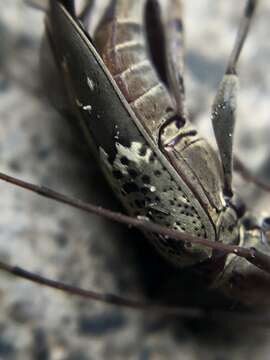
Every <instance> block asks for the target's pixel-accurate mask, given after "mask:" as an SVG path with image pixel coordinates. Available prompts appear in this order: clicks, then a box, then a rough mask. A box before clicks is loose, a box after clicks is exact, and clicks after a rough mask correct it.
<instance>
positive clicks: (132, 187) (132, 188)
mask: <svg viewBox="0 0 270 360" xmlns="http://www.w3.org/2000/svg"><path fill="white" fill-rule="evenodd" d="M123 189H124V191H125V192H126V193H127V194H130V193H132V192H138V191H139V188H138V186H137V185H136V184H135V183H133V182H128V183H125V184H124V185H123Z"/></svg>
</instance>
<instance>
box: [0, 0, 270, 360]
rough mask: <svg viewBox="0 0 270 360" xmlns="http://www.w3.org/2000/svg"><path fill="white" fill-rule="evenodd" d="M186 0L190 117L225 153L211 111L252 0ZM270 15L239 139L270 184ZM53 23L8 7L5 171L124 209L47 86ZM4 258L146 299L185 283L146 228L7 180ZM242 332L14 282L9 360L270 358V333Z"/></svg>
mask: <svg viewBox="0 0 270 360" xmlns="http://www.w3.org/2000/svg"><path fill="white" fill-rule="evenodd" d="M106 2H107V1H105V0H104V1H101V0H99V2H98V4H97V5H98V7H101V8H102V7H103V6H104V5H105V4H106ZM183 3H184V5H185V7H184V9H185V17H184V21H185V28H186V37H185V39H186V58H185V60H186V87H187V100H188V106H189V111H190V113H191V116H192V119H193V121H194V122H196V124H197V125H198V127H199V129H200V131H201V132H202V133H203V134H204V136H205V137H207V138H208V139H209V141H211V142H212V143H213V145H214V146H215V144H214V142H213V133H212V129H211V122H210V107H211V102H212V101H213V97H214V95H215V92H216V89H217V86H218V83H219V81H220V80H221V78H222V75H223V71H224V68H225V64H226V60H227V58H228V54H229V52H230V50H231V47H232V44H233V41H234V38H235V34H236V30H237V24H238V21H239V18H240V16H241V14H242V9H243V7H244V4H245V1H244V0H241V1H237V2H236V1H234V2H233V1H230V0H226V1H225V0H221V1H213V0H203V1H200V2H199V1H196V0H189V1H183ZM97 11H99V10H97ZM269 17H270V4H269V2H267V1H266V0H261V1H260V6H259V8H258V11H257V16H256V19H255V21H254V23H253V26H252V31H251V34H250V36H249V38H248V41H247V43H246V45H245V47H244V51H243V54H242V57H241V61H240V67H239V76H240V81H241V83H240V84H241V89H240V94H239V107H238V122H237V130H236V137H235V151H236V153H237V154H238V156H239V157H240V158H241V159H242V160H243V161H244V162H245V164H246V165H247V166H248V167H249V169H250V170H252V171H253V172H254V173H255V174H257V175H258V176H259V177H260V178H261V179H263V180H265V181H268V182H269V181H270V180H269V174H270V155H269V154H270V151H269V149H270V144H269V135H270V121H269V99H270V65H269V60H270V47H269V38H270V27H269ZM43 18H44V13H43V12H41V11H37V10H35V9H32V8H30V7H29V6H26V4H25V3H24V1H22V0H8V1H1V2H0V40H1V49H0V171H1V172H6V173H8V174H11V175H13V176H17V177H19V178H22V179H24V180H28V181H31V182H34V183H38V184H40V183H42V184H44V185H46V186H49V187H52V188H53V189H55V190H58V191H61V192H63V193H65V194H70V195H74V196H76V197H79V198H81V199H84V200H88V201H92V202H94V203H96V204H102V205H104V206H106V207H109V208H112V209H119V206H118V204H117V201H116V200H115V199H114V198H113V196H112V195H111V192H110V190H109V189H108V188H107V186H106V184H105V183H103V180H102V176H101V174H100V172H99V170H98V169H97V166H96V164H95V163H94V162H93V160H92V159H90V158H88V157H86V156H85V155H84V154H82V152H81V151H80V149H78V146H77V144H76V139H75V140H74V138H73V137H72V134H71V131H70V128H69V127H68V126H67V124H66V121H65V119H63V118H61V117H60V116H59V115H58V114H57V113H56V112H55V110H54V109H52V107H51V105H50V104H49V103H48V102H47V100H46V98H45V96H44V94H43V90H42V85H41V82H40V77H39V47H40V41H41V36H42V32H43ZM235 185H236V186H237V187H238V188H239V191H240V194H241V195H242V197H243V198H244V199H246V201H247V203H248V205H249V207H250V208H254V209H255V211H256V212H267V211H268V212H270V206H269V201H268V199H269V196H270V195H268V194H266V193H263V192H262V191H260V190H258V189H257V188H255V187H254V186H253V185H251V184H246V183H243V182H242V181H240V179H239V178H238V177H236V178H235ZM132 240H133V241H132ZM135 240H136V246H135ZM0 259H1V260H5V261H7V262H10V263H13V264H14V263H16V264H17V265H20V266H24V267H26V268H27V269H29V270H30V269H31V270H32V271H35V272H38V273H40V274H45V275H47V276H49V277H51V278H54V279H58V280H62V281H66V282H69V283H72V284H76V285H79V286H83V287H85V288H91V289H94V290H96V291H101V292H110V293H116V294H121V295H123V296H128V297H131V298H135V299H136V298H143V297H147V296H148V297H150V298H151V299H155V296H157V297H158V296H160V292H161V291H162V288H164V287H162V284H163V282H164V283H165V282H167V281H168V277H169V278H170V277H171V276H174V271H173V270H172V269H170V268H169V267H168V266H167V265H166V264H165V263H164V261H163V260H161V259H160V258H159V257H158V256H157V255H156V254H155V253H154V252H153V251H152V249H151V248H150V247H148V245H147V244H145V241H144V240H143V238H142V236H141V235H140V234H139V233H138V232H136V231H131V230H130V229H126V228H124V227H121V226H119V225H117V224H113V223H111V222H108V221H106V220H104V219H102V218H97V217H93V216H89V215H87V214H83V213H81V212H79V211H76V210H73V209H70V208H68V207H66V206H63V205H61V204H57V203H55V202H52V201H47V200H46V199H42V198H40V197H38V196H35V195H33V194H29V193H27V192H25V191H23V190H20V189H16V188H14V187H12V186H10V185H8V184H4V183H0ZM160 284H161V285H160ZM177 288H178V286H177V283H175V289H176V290H177ZM157 300H158V298H157ZM227 320H228V319H227ZM240 323H241V322H240V321H239V322H238V321H237V322H236V321H235V320H233V319H232V320H231V321H226V322H225V321H223V320H222V318H220V320H219V319H218V314H216V315H215V318H214V319H213V318H212V319H211V320H209V319H196V320H192V321H191V320H187V319H185V320H183V319H181V318H175V317H173V318H172V317H171V318H169V319H164V318H162V317H160V316H158V314H145V313H142V312H137V311H131V310H128V309H124V308H117V307H113V306H107V305H103V304H99V303H94V302H86V301H83V300H81V299H78V298H75V297H69V296H66V295H63V294H61V293H58V292H56V291H54V290H51V289H46V288H42V287H40V286H37V285H34V284H31V283H30V282H26V281H22V280H17V279H15V278H13V277H11V276H7V275H6V274H2V273H1V274H0V359H5V360H10V359H20V360H21V359H22V360H24V359H28V360H29V359H38V360H47V359H52V360H86V359H139V360H148V359H149V360H150V359H151V360H153V359H155V360H156V359H187V360H189V359H190V360H191V359H192V360H193V359H202V358H206V359H213V360H225V359H254V358H255V357H256V359H269V350H270V349H269V340H270V324H269V325H265V324H260V323H259V324H258V323H257V324H252V323H249V324H248V326H247V325H243V326H241V324H240Z"/></svg>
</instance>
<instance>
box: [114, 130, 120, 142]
mask: <svg viewBox="0 0 270 360" xmlns="http://www.w3.org/2000/svg"><path fill="white" fill-rule="evenodd" d="M119 135H120V131H117V132H116V134H115V135H114V138H115V140H119Z"/></svg>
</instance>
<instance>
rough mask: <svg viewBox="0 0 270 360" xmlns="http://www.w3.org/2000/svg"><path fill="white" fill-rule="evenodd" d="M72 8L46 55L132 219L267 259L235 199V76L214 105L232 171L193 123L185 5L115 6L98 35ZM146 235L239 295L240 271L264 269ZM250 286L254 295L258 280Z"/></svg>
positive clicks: (49, 35) (50, 19)
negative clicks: (251, 250)
mask: <svg viewBox="0 0 270 360" xmlns="http://www.w3.org/2000/svg"><path fill="white" fill-rule="evenodd" d="M72 3H73V2H68V1H67V2H64V1H63V2H61V1H51V2H50V9H49V11H48V15H47V20H46V29H47V32H46V39H45V42H46V41H47V45H46V46H45V48H46V49H47V50H48V49H49V50H50V51H51V57H52V59H53V61H55V64H57V66H58V69H59V70H60V72H61V79H63V80H61V81H62V84H61V87H62V86H63V85H64V88H65V91H66V94H67V97H68V98H69V111H71V112H72V114H73V116H74V117H75V118H76V119H77V120H76V121H77V122H79V124H80V126H81V127H82V129H83V132H84V134H85V136H86V138H87V140H88V142H89V145H90V147H91V149H92V152H93V153H94V155H95V157H96V159H97V161H98V162H99V164H100V166H101V168H102V170H103V172H104V174H105V176H106V178H107V180H108V182H109V184H110V185H111V187H112V189H113V191H114V192H115V193H116V195H117V196H118V198H119V199H120V200H121V202H122V204H123V205H124V207H125V208H126V210H127V211H128V213H129V214H131V215H132V216H140V217H146V218H147V219H150V220H152V221H153V222H155V223H158V224H161V225H164V226H166V227H169V228H173V229H175V230H178V231H180V232H183V233H187V234H191V235H194V236H196V237H198V238H205V239H208V240H211V241H212V242H222V243H227V244H242V245H243V246H245V245H247V246H249V245H250V243H252V244H254V245H255V246H256V247H258V248H259V249H260V250H262V251H265V252H268V244H267V243H266V242H263V241H262V239H263V234H262V233H261V231H258V232H256V230H254V229H248V230H246V229H245V228H244V226H243V225H242V216H243V213H240V212H239V211H238V209H237V206H235V205H234V203H233V201H231V188H230V182H231V163H232V160H231V158H232V156H231V154H232V151H231V147H232V132H233V121H234V113H235V97H236V89H237V77H236V75H235V74H234V71H232V69H229V70H230V71H228V74H226V75H225V77H224V80H223V81H222V83H221V85H220V88H219V91H218V94H217V97H216V100H215V102H214V106H213V119H212V120H213V124H214V129H215V133H216V138H217V142H218V145H219V150H220V157H221V161H222V166H223V169H222V166H221V165H220V159H219V158H218V156H217V154H216V153H215V152H214V151H213V149H212V148H211V146H210V145H209V144H208V142H207V141H206V140H204V139H202V138H201V137H200V136H199V135H198V134H197V131H196V129H195V128H194V127H193V126H192V124H191V123H190V121H189V119H188V115H187V112H186V109H185V103H184V85H183V74H182V71H183V64H182V53H181V52H182V51H183V49H182V23H181V18H180V17H179V15H181V4H180V2H179V0H173V1H170V2H168V3H167V6H166V7H165V10H164V9H163V7H162V6H161V4H160V3H159V2H158V1H152V0H149V1H146V0H145V1H143V0H141V1H138V2H134V1H124V0H119V1H115V2H112V3H111V4H110V6H109V7H108V9H107V11H106V12H105V15H104V17H103V18H102V19H101V20H100V22H99V24H98V26H97V28H96V30H95V32H94V33H89V31H88V30H87V21H85V23H84V19H83V18H81V21H80V22H79V21H78V17H77V16H76V14H75V12H74V8H73V6H71V5H72ZM86 9H87V8H86ZM162 9H163V10H162ZM246 16H247V18H248V12H246ZM153 19H154V20H153ZM81 24H82V25H81ZM153 24H155V25H156V27H157V30H155V31H154V30H153V28H152V27H153ZM63 29H64V30H63ZM157 38H159V39H162V41H161V45H160V48H161V52H160V53H158V56H157V55H155V46H156V44H154V43H153V41H154V40H155V39H157ZM157 51H158V50H157ZM232 68H233V67H232ZM233 70H234V69H233ZM225 120H226V121H225ZM224 121H225V123H224ZM218 122H220V123H221V125H218V126H216V125H215V124H217V123H218ZM223 131H224V132H226V131H227V136H226V134H225V135H224V136H223ZM228 131H230V133H229V132H228ZM146 235H147V236H148V237H149V239H150V240H151V242H152V243H153V245H154V246H155V247H156V248H157V250H158V251H159V252H160V253H161V254H162V255H163V256H164V257H166V258H167V259H168V260H169V261H170V262H172V263H173V264H175V265H176V266H178V267H186V266H194V265H198V264H205V265H206V266H205V272H206V276H210V278H211V279H213V278H214V279H216V280H215V286H216V287H218V288H221V289H222V290H223V291H225V292H226V293H229V294H230V295H232V296H234V293H236V296H237V297H238V298H241V294H240V295H238V294H237V293H238V285H237V286H236V291H235V290H234V286H232V284H233V282H235V278H237V279H238V278H239V276H238V274H239V273H241V276H242V275H245V274H248V273H249V270H250V269H251V273H253V271H255V273H256V274H257V272H259V276H260V271H261V270H259V269H256V268H255V267H254V266H252V265H250V264H246V263H245V260H242V259H241V260H240V259H238V258H237V257H235V256H234V255H232V256H226V255H225V254H222V253H215V252H213V250H211V249H209V248H206V247H204V246H201V245H198V244H195V245H194V244H191V243H188V242H185V243H179V242H176V241H174V240H173V239H170V238H168V237H166V236H163V235H155V234H152V233H148V234H146ZM243 261H244V262H243ZM209 269H211V270H209ZM235 269H237V271H236V270H235ZM235 274H237V276H238V277H237V276H236V275H235ZM256 276H257V275H256ZM256 276H255V277H256ZM263 277H264V276H263ZM266 277H267V281H269V279H268V275H267V276H266ZM241 279H242V278H241ZM243 284H244V285H243ZM243 284H242V285H243V287H244V288H245V286H246V285H247V288H249V285H250V280H249V276H248V279H247V282H246V283H243ZM263 291H264V290H263ZM257 293H259V292H258V291H257V292H256V294H257ZM259 296H260V295H258V297H259ZM255 298H257V295H255Z"/></svg>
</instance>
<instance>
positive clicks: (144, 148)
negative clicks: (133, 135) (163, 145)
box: [139, 144, 147, 156]
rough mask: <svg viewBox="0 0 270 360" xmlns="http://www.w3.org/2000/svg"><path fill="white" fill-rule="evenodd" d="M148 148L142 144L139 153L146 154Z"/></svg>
mask: <svg viewBox="0 0 270 360" xmlns="http://www.w3.org/2000/svg"><path fill="white" fill-rule="evenodd" d="M146 150H147V146H146V145H144V144H142V146H141V148H140V149H139V155H140V156H145V154H146Z"/></svg>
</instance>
